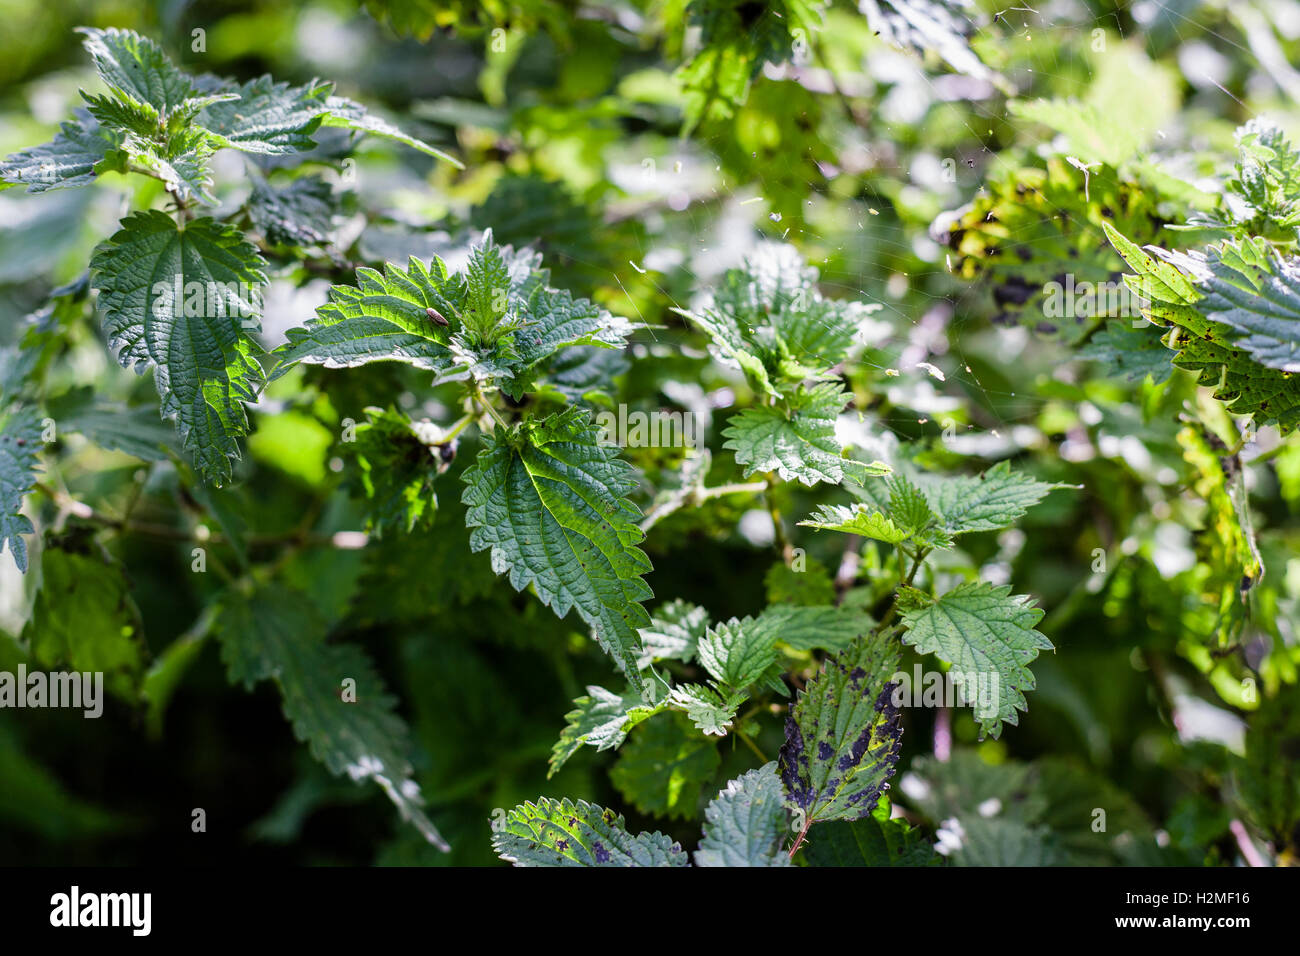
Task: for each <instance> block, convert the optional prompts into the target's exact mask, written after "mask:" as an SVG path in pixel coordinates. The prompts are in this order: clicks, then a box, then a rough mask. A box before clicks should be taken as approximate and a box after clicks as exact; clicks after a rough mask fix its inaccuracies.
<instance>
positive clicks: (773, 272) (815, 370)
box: [678, 242, 880, 397]
mask: <svg viewBox="0 0 1300 956" xmlns="http://www.w3.org/2000/svg"><path fill="white" fill-rule="evenodd" d="M817 278H818V273H817V270H816V269H815V268H813V267H811V266H808V265H807V264H806V263H805V262H804V260H803V257H802V255H800V253H799V251H798V250H797V249H795V247H794V246H790V245H786V244H784V243H774V242H772V243H763V244H762V245H760V246H759V248H758V249H757V251H755V252H754V254H753V255H751V256H750V257H749V258H747V259H746V260H745V263H744V265H743V266H742V267H741V268H739V269H730V270H728V271H727V272H726V273H725V274H724V275H723V277H722V279H721V281H720V283H719V285H718V287H717V288H716V289H715V290H711V291H710V292H709V293H708V294H707V296H706V298H705V300H704V301H703V303H702V304H701V305H700V306H699V307H698V308H695V309H692V310H691V311H681V310H678V311H679V313H680V314H681V315H683V316H684V317H686V318H688V319H690V320H691V321H692V322H693V323H695V324H696V325H697V326H699V327H700V328H701V329H703V330H704V332H706V333H707V334H708V335H709V338H710V339H711V340H712V341H711V344H710V346H709V348H710V351H711V352H712V353H713V355H714V357H715V358H717V359H718V360H719V361H720V362H722V363H724V364H726V365H731V366H733V367H736V368H740V369H742V370H744V371H745V372H746V373H747V374H748V375H749V377H750V379H751V381H753V382H754V384H755V385H756V386H757V387H758V389H759V390H760V391H761V392H763V393H764V394H767V395H772V396H776V397H780V396H781V394H782V391H781V389H782V387H784V386H783V385H782V383H783V382H785V383H789V384H794V383H797V382H799V381H802V380H803V379H806V378H816V377H825V376H824V373H825V372H826V370H827V369H829V368H831V366H833V365H836V364H837V363H839V362H841V361H843V359H844V358H845V357H846V356H847V355H848V353H849V349H850V347H851V346H852V345H853V343H854V341H855V339H856V338H857V337H858V336H859V334H860V333H861V332H862V331H863V328H864V323H865V322H866V320H867V317H868V316H870V315H871V314H872V313H873V312H875V311H877V310H878V309H879V308H880V306H879V305H868V304H866V303H862V302H850V301H841V300H834V299H826V298H823V296H822V294H821V292H820V291H819V290H818V288H817Z"/></svg>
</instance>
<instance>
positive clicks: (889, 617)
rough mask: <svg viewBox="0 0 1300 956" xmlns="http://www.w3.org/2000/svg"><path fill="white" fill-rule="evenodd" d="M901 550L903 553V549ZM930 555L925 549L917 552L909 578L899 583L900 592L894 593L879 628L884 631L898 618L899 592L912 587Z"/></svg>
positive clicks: (908, 574) (900, 565) (908, 573)
mask: <svg viewBox="0 0 1300 956" xmlns="http://www.w3.org/2000/svg"><path fill="white" fill-rule="evenodd" d="M899 550H900V551H901V550H902V549H899ZM929 553H930V552H929V551H928V550H926V549H925V548H921V549H920V550H918V551H917V552H916V555H915V557H914V558H913V560H912V569H911V570H910V571H908V572H907V577H906V578H904V579H903V580H902V581H901V582H900V583H899V585H898V590H896V591H895V592H894V600H893V601H892V602H890V605H889V610H888V611H887V612H886V613H885V616H884V617H883V618H881V619H880V624H879V625H878V626H879V627H880V628H881V629H882V630H883V629H884V628H885V627H887V626H888V625H889V624H890V623H891V622H892V621H893V620H894V618H895V617H897V616H898V592H899V591H901V590H902V589H903V588H908V587H911V586H912V581H913V580H915V578H916V572H917V571H919V570H920V569H921V564H922V562H924V561H925V556H926V555H927V554H929ZM899 567H900V568H901V567H902V564H901V563H900V564H899Z"/></svg>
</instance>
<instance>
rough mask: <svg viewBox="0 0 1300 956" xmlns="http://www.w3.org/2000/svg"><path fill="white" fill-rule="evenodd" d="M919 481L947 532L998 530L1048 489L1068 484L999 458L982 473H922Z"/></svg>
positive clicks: (1006, 526) (1042, 496)
mask: <svg viewBox="0 0 1300 956" xmlns="http://www.w3.org/2000/svg"><path fill="white" fill-rule="evenodd" d="M917 483H918V484H919V485H920V487H921V490H922V491H923V492H924V493H925V497H926V500H927V501H928V502H929V503H930V507H931V509H933V511H934V513H935V515H936V517H937V518H938V524H939V528H940V530H942V531H943V532H945V533H947V534H951V535H957V534H967V533H969V532H972V531H998V530H1000V529H1002V528H1009V527H1011V525H1013V524H1015V523H1016V522H1017V521H1019V520H1020V519H1021V518H1022V517H1023V516H1024V514H1025V512H1026V511H1028V510H1029V509H1030V508H1032V507H1033V506H1034V505H1036V504H1038V502H1039V501H1041V500H1042V499H1043V498H1044V497H1045V496H1046V495H1047V493H1048V492H1050V491H1053V490H1054V489H1057V488H1063V487H1069V486H1067V485H1059V484H1051V483H1048V482H1044V481H1038V480H1037V479H1035V478H1031V477H1029V476H1028V475H1025V474H1022V473H1020V472H1015V471H1012V470H1011V465H1010V463H1009V462H1005V461H1000V462H998V463H997V464H996V465H994V466H993V467H992V468H990V469H989V470H988V471H986V472H984V473H983V474H982V475H974V476H972V475H961V476H957V477H950V476H946V475H922V476H918V477H917Z"/></svg>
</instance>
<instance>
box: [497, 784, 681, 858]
mask: <svg viewBox="0 0 1300 956" xmlns="http://www.w3.org/2000/svg"><path fill="white" fill-rule="evenodd" d="M492 848H493V849H494V850H496V852H497V855H498V856H500V857H501V859H503V860H505V861H506V862H507V863H513V864H514V865H515V866H687V865H689V860H688V858H687V855H686V853H685V851H683V850H682V848H681V847H680V846H678V845H677V844H676V843H674V842H673V841H672V840H671V839H670V838H669V837H666V836H664V835H663V834H662V833H638V834H636V835H635V836H633V835H632V834H630V833H628V832H627V828H626V826H625V825H624V823H623V817H622V816H621V815H620V814H617V813H615V812H614V811H613V810H606V809H604V808H602V807H598V806H596V805H595V804H591V803H587V802H586V801H585V800H579V801H577V802H576V803H575V802H574V801H572V800H568V799H564V800H554V799H551V798H549V797H539V798H538V799H537V802H536V803H525V804H523V805H521V806H518V807H515V808H514V809H513V810H511V811H510V812H509V813H507V814H506V815H505V817H504V818H503V819H502V820H501V823H500V826H499V827H498V828H496V832H495V833H494V835H493V837H492Z"/></svg>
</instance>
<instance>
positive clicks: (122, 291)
mask: <svg viewBox="0 0 1300 956" xmlns="http://www.w3.org/2000/svg"><path fill="white" fill-rule="evenodd" d="M264 265H265V263H264V262H263V260H262V258H261V256H259V255H258V254H257V250H256V249H254V248H253V246H251V245H250V244H249V243H248V242H246V241H245V240H244V238H243V236H242V235H241V234H240V233H239V231H238V230H237V229H235V228H234V227H232V226H228V225H223V224H220V223H218V222H216V221H215V220H213V219H208V218H201V219H195V220H193V221H191V222H188V223H186V224H185V226H184V227H179V226H177V225H176V223H174V222H173V221H172V220H171V219H170V218H168V216H167V215H166V214H165V213H162V212H159V211H157V210H153V211H150V212H139V213H134V214H133V215H130V216H128V217H127V218H126V219H124V220H122V229H121V230H120V231H119V232H117V233H116V234H114V235H113V237H112V238H111V239H109V240H107V241H106V242H104V243H101V244H100V246H99V248H98V249H97V250H96V252H95V255H94V256H93V257H92V259H91V261H90V267H91V284H92V285H93V286H94V287H95V289H96V290H98V292H99V308H100V311H101V312H102V313H103V316H104V327H105V331H107V333H108V337H109V343H110V345H111V346H112V347H113V348H114V349H116V350H117V353H118V361H119V362H121V363H122V365H123V366H124V367H125V368H134V369H135V370H136V371H137V372H143V371H144V370H145V369H146V368H152V369H153V371H154V383H155V385H157V387H158V394H159V396H160V397H161V399H162V402H161V411H162V416H163V417H164V418H171V419H175V420H176V427H177V430H178V432H179V433H180V436H181V441H182V443H183V444H184V446H185V448H186V450H187V451H189V452H190V453H191V454H192V455H193V456H194V460H195V464H196V465H197V466H198V468H199V470H200V471H201V472H202V473H203V475H204V476H205V477H206V478H207V479H208V480H210V481H213V482H215V483H216V484H222V483H224V482H225V481H226V480H228V479H229V478H230V475H231V459H237V458H238V457H239V445H238V442H237V439H238V438H239V437H240V436H242V435H244V434H246V433H247V431H248V417H247V414H246V413H245V411H244V405H243V403H244V402H252V401H256V399H257V396H258V393H259V391H260V390H261V388H262V385H263V382H264V377H263V374H262V369H261V366H260V365H259V364H258V363H257V360H256V359H255V358H254V356H255V355H256V354H257V352H258V347H257V345H256V343H255V342H254V341H253V339H252V338H251V337H250V336H249V334H248V329H249V328H250V327H253V328H255V327H256V325H257V317H258V313H259V312H260V308H261V306H260V302H259V297H260V288H261V286H262V285H264V284H265V283H266V276H265V275H264V274H263V272H262V267H263V266H264ZM177 290H179V295H178V294H177ZM196 290H197V291H196ZM245 323H248V324H247V325H246V324H245Z"/></svg>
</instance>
